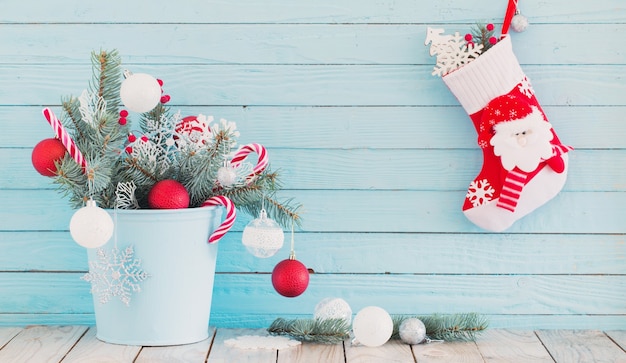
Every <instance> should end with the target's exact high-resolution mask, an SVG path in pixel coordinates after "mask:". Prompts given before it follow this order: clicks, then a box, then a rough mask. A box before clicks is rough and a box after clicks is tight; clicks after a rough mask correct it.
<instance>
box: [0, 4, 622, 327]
mask: <svg viewBox="0 0 626 363" xmlns="http://www.w3.org/2000/svg"><path fill="white" fill-rule="evenodd" d="M520 5H521V9H522V11H523V13H525V14H526V16H527V17H528V18H529V19H530V21H531V23H532V25H531V27H530V28H529V29H528V30H527V31H526V32H524V33H521V34H513V35H512V37H513V43H514V49H515V51H516V53H517V55H518V58H519V60H520V62H521V63H522V66H523V68H524V70H525V71H526V73H527V74H528V76H529V77H530V78H531V79H532V81H533V85H534V88H535V90H536V92H537V95H538V98H539V100H540V102H541V103H542V105H543V106H544V108H545V111H546V113H547V114H548V117H549V118H550V121H551V122H552V124H553V125H554V127H555V129H556V130H557V133H558V135H559V137H560V138H561V140H562V141H563V142H564V143H566V144H569V145H573V146H574V147H575V148H576V150H575V151H574V152H572V153H571V156H570V162H571V170H570V175H569V179H568V181H567V183H566V185H565V188H564V190H563V192H562V193H561V194H560V195H558V196H557V197H556V199H555V200H553V201H552V202H550V203H549V204H548V205H546V206H544V207H542V208H540V209H539V210H537V211H536V212H535V213H533V214H532V215H530V216H528V217H526V218H524V219H523V220H521V221H519V222H518V223H517V224H515V225H514V227H512V228H511V229H510V230H509V231H507V232H506V233H499V234H495V233H485V232H484V231H481V230H480V229H478V228H476V227H474V226H473V225H472V224H471V223H469V222H468V221H467V220H466V219H465V217H464V216H463V215H462V213H461V204H462V202H463V198H464V195H465V191H466V187H467V185H468V183H469V181H471V180H472V179H473V178H474V176H475V175H476V174H477V172H478V171H479V169H480V166H481V155H480V152H479V150H478V148H477V146H476V144H475V140H476V136H475V131H474V129H473V127H472V126H471V123H470V120H469V118H468V117H467V115H465V113H464V112H463V111H462V109H461V108H460V107H459V105H458V103H457V102H456V99H455V98H454V97H453V96H452V95H451V94H450V93H449V91H448V90H447V88H445V86H444V85H443V83H442V82H441V80H440V79H439V78H436V77H432V76H431V75H430V73H431V69H432V67H433V65H434V59H433V58H430V57H429V56H428V48H426V47H425V46H424V45H423V42H424V38H425V31H426V27H427V26H429V25H433V24H437V25H440V26H442V27H444V28H446V29H448V30H449V31H450V32H452V31H457V30H458V31H460V32H462V33H463V32H466V31H468V30H469V29H470V27H471V26H472V25H473V23H474V22H476V21H487V22H494V23H500V22H501V18H502V15H503V14H504V10H505V8H506V1H505V0H490V1H483V0H445V1H429V2H426V1H414V0H382V1H361V0H317V1H286V0H276V1H259V0H242V1H231V2H226V1H209V0H207V1H176V2H174V1H120V0H110V1H107V2H89V1H79V0H59V1H49V2H40V1H34V0H3V1H2V4H0V8H1V11H0V120H1V121H0V125H1V126H0V127H1V132H0V203H1V206H0V325H21V324H33V323H34V324H41V323H43V324H67V323H72V324H77V323H93V322H94V317H93V307H92V301H91V295H90V293H89V285H88V284H87V283H85V282H84V281H81V280H80V277H81V276H82V275H83V274H84V273H85V272H86V270H87V262H86V253H85V250H84V249H82V248H81V247H78V246H77V245H76V244H74V242H72V240H71V238H70V236H69V233H68V230H67V229H68V221H69V218H70V216H71V215H72V212H73V211H72V210H71V209H70V208H69V206H68V203H67V201H66V200H65V199H63V198H62V196H60V195H59V194H58V193H57V192H56V190H55V188H54V186H53V185H52V184H51V183H50V180H48V179H46V178H44V177H41V176H39V175H38V174H37V173H36V172H35V171H34V170H33V168H32V166H31V163H30V153H31V149H32V147H33V146H34V145H35V144H36V143H37V142H38V141H39V140H41V139H43V138H46V137H50V136H52V133H51V130H50V128H49V126H48V125H47V123H46V122H45V120H44V119H43V117H42V116H41V109H42V107H44V106H50V107H52V108H53V109H55V110H57V111H58V110H59V105H60V100H61V97H62V96H66V95H77V94H79V93H80V92H81V91H82V90H83V89H84V88H86V86H87V82H88V80H89V79H90V76H91V66H90V63H89V62H90V61H89V57H90V52H91V51H92V50H99V49H113V48H116V49H118V50H119V51H120V53H121V54H122V56H123V62H124V63H125V65H126V66H127V67H128V68H130V69H132V70H133V71H135V72H146V73H151V74H154V75H155V76H158V77H159V78H161V79H163V80H164V81H165V87H166V91H167V92H168V93H169V94H171V95H172V98H173V100H172V104H173V105H174V106H175V107H179V108H180V109H181V110H182V112H183V113H184V114H197V113H203V114H210V115H214V116H216V117H223V118H226V119H229V120H232V121H236V122H237V125H238V127H239V129H240V131H241V132H242V138H241V140H240V141H241V142H242V143H247V142H253V141H254V142H259V143H262V144H264V145H266V146H267V147H268V149H269V152H270V158H271V162H272V165H273V167H274V168H280V169H282V171H283V176H284V181H285V187H286V190H285V191H284V192H283V193H282V194H281V195H283V196H285V197H289V196H293V197H295V198H296V199H297V200H299V201H301V202H302V203H304V205H305V213H304V215H303V217H304V223H303V228H302V230H301V231H298V233H297V234H296V249H297V252H298V258H299V259H300V260H301V261H302V262H304V263H305V264H306V265H307V266H308V267H309V268H311V269H312V270H313V271H314V273H313V274H312V275H311V282H310V286H309V288H308V290H307V291H306V292H305V293H304V294H303V295H301V296H300V297H298V298H295V299H287V298H283V297H281V296H279V295H277V294H276V293H275V292H274V290H273V289H272V286H271V282H270V272H271V270H272V268H273V266H274V265H275V264H276V263H277V262H278V261H280V260H281V259H283V258H286V257H287V256H288V246H285V248H284V250H282V251H281V252H280V253H279V254H278V255H276V256H274V257H272V258H270V259H266V260H261V259H256V258H254V257H253V256H251V255H250V254H248V253H247V252H246V251H245V249H244V248H243V247H242V245H241V243H240V239H241V231H242V229H243V226H245V224H246V223H247V222H248V221H249V220H250V218H247V217H246V218H240V220H239V221H238V222H237V224H236V226H235V231H234V232H231V233H230V234H229V235H228V236H227V238H226V239H225V240H223V241H222V242H220V252H219V261H218V266H217V269H218V274H217V278H216V286H215V294H214V300H213V305H212V318H211V324H213V325H216V326H231V327H235V326H237V327H241V326H243V327H264V326H267V325H268V324H269V323H270V322H271V321H272V320H273V319H274V318H276V317H279V316H282V317H296V316H298V317H310V316H311V314H312V313H313V309H314V306H315V304H316V303H317V302H318V301H319V300H321V299H322V298H325V297H330V296H337V297H342V298H344V299H346V300H347V301H348V302H349V303H350V304H351V306H352V308H353V310H354V311H355V312H356V311H358V310H359V309H360V308H362V307H364V306H368V305H378V306H381V307H383V308H385V309H387V310H388V311H389V312H390V313H394V314H429V313H435V312H442V313H456V312H469V311H476V312H479V313H482V314H485V315H487V316H488V317H489V318H490V319H491V326H494V327H508V328H565V327H567V328H602V329H613V328H615V329H624V328H626V275H625V274H626V264H625V255H626V243H625V237H624V236H625V233H626V216H625V215H626V171H625V170H626V123H624V121H625V119H624V114H625V113H626V87H625V86H624V75H625V74H626V42H625V41H624V36H625V34H626V7H625V6H624V2H623V1H622V0H596V1H593V2H585V1H580V2H572V1H569V0H554V1H549V2H547V1H542V2H537V1H524V0H523V1H520Z"/></svg>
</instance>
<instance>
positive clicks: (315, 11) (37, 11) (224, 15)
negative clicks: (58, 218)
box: [0, 0, 626, 25]
mask: <svg viewBox="0 0 626 363" xmlns="http://www.w3.org/2000/svg"><path fill="white" fill-rule="evenodd" d="M481 4H483V3H481V2H479V1H477V0H474V1H465V2H461V3H456V2H454V3H451V2H444V3H440V2H416V1H410V0H402V1H393V2H388V1H375V2H359V1H355V0H339V1H333V0H321V1H316V2H315V4H312V3H292V2H283V1H274V2H271V3H259V2H258V1H255V0H242V1H238V2H237V3H236V4H235V3H230V2H223V1H211V2H206V3H203V4H202V7H200V8H196V7H186V6H180V5H177V4H174V3H167V2H164V3H163V4H160V5H159V6H158V7H154V8H152V7H147V6H145V5H144V3H141V2H137V3H134V2H133V3H128V2H124V1H122V0H114V1H111V2H110V3H107V4H106V5H105V4H89V3H87V4H86V3H84V2H81V1H79V0H63V1H59V2H58V3H55V5H58V6H60V7H61V8H64V9H72V11H71V12H57V11H56V9H58V8H57V7H55V6H53V5H49V4H48V3H41V2H31V1H19V0H5V2H4V5H5V9H6V10H5V11H3V12H2V14H1V15H0V22H6V23H45V22H70V23H71V22H84V23H91V22H102V23H113V22H119V23H137V22H141V23H153V22H155V23H159V22H164V23H185V22H186V23H277V22H278V23H296V24H302V23H367V24H369V23H401V24H403V23H411V24H412V23H425V22H427V23H442V22H460V23H465V24H472V23H474V22H476V21H482V20H484V21H492V22H501V21H502V16H503V14H504V10H505V7H506V5H505V4H499V6H493V7H489V8H485V7H481V6H480V5H481ZM35 5H36V6H35ZM120 8H124V11H123V12H122V11H117V10H116V9H120ZM242 9H246V11H242ZM523 12H524V14H525V15H527V16H528V17H529V18H530V21H531V23H532V24H533V25H535V24H540V23H550V22H558V23H577V22H585V23H597V22H601V23H611V22H620V21H622V20H623V19H624V17H626V10H625V9H624V7H623V6H622V4H621V3H620V2H619V0H598V1H596V2H594V7H593V10H590V9H589V6H588V4H587V3H584V2H571V1H566V0H556V1H549V2H532V1H530V2H528V3H527V4H526V3H525V4H524V7H523Z"/></svg>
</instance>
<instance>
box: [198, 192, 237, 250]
mask: <svg viewBox="0 0 626 363" xmlns="http://www.w3.org/2000/svg"><path fill="white" fill-rule="evenodd" d="M217 205H221V206H224V207H226V219H224V222H222V224H220V226H219V227H218V228H217V229H216V230H215V231H214V232H213V234H211V236H210V237H209V243H215V242H217V241H219V240H220V239H221V238H222V237H224V235H225V234H226V232H228V231H229V230H230V228H231V227H232V226H233V224H235V219H236V218H237V209H236V208H235V203H233V202H232V201H231V200H230V199H228V198H226V197H225V196H223V195H217V196H215V197H211V198H209V199H207V200H206V201H205V202H204V203H202V207H210V206H217Z"/></svg>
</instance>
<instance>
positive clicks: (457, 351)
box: [411, 342, 484, 363]
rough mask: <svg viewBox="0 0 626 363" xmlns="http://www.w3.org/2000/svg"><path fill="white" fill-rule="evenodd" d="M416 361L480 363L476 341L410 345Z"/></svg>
mask: <svg viewBox="0 0 626 363" xmlns="http://www.w3.org/2000/svg"><path fill="white" fill-rule="evenodd" d="M411 347H412V349H413V354H415V358H416V360H417V362H420V363H422V362H424V363H429V362H437V363H439V362H446V363H447V362H449V363H482V362H484V360H483V359H482V357H481V355H480V352H479V351H478V348H477V347H476V343H474V342H444V343H430V344H418V345H413V346H411Z"/></svg>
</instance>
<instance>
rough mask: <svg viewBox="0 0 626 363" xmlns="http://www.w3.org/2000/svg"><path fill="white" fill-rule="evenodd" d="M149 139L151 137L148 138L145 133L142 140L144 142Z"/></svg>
mask: <svg viewBox="0 0 626 363" xmlns="http://www.w3.org/2000/svg"><path fill="white" fill-rule="evenodd" d="M148 140H149V139H148V136H146V135H143V136H142V137H141V141H143V142H148Z"/></svg>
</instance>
